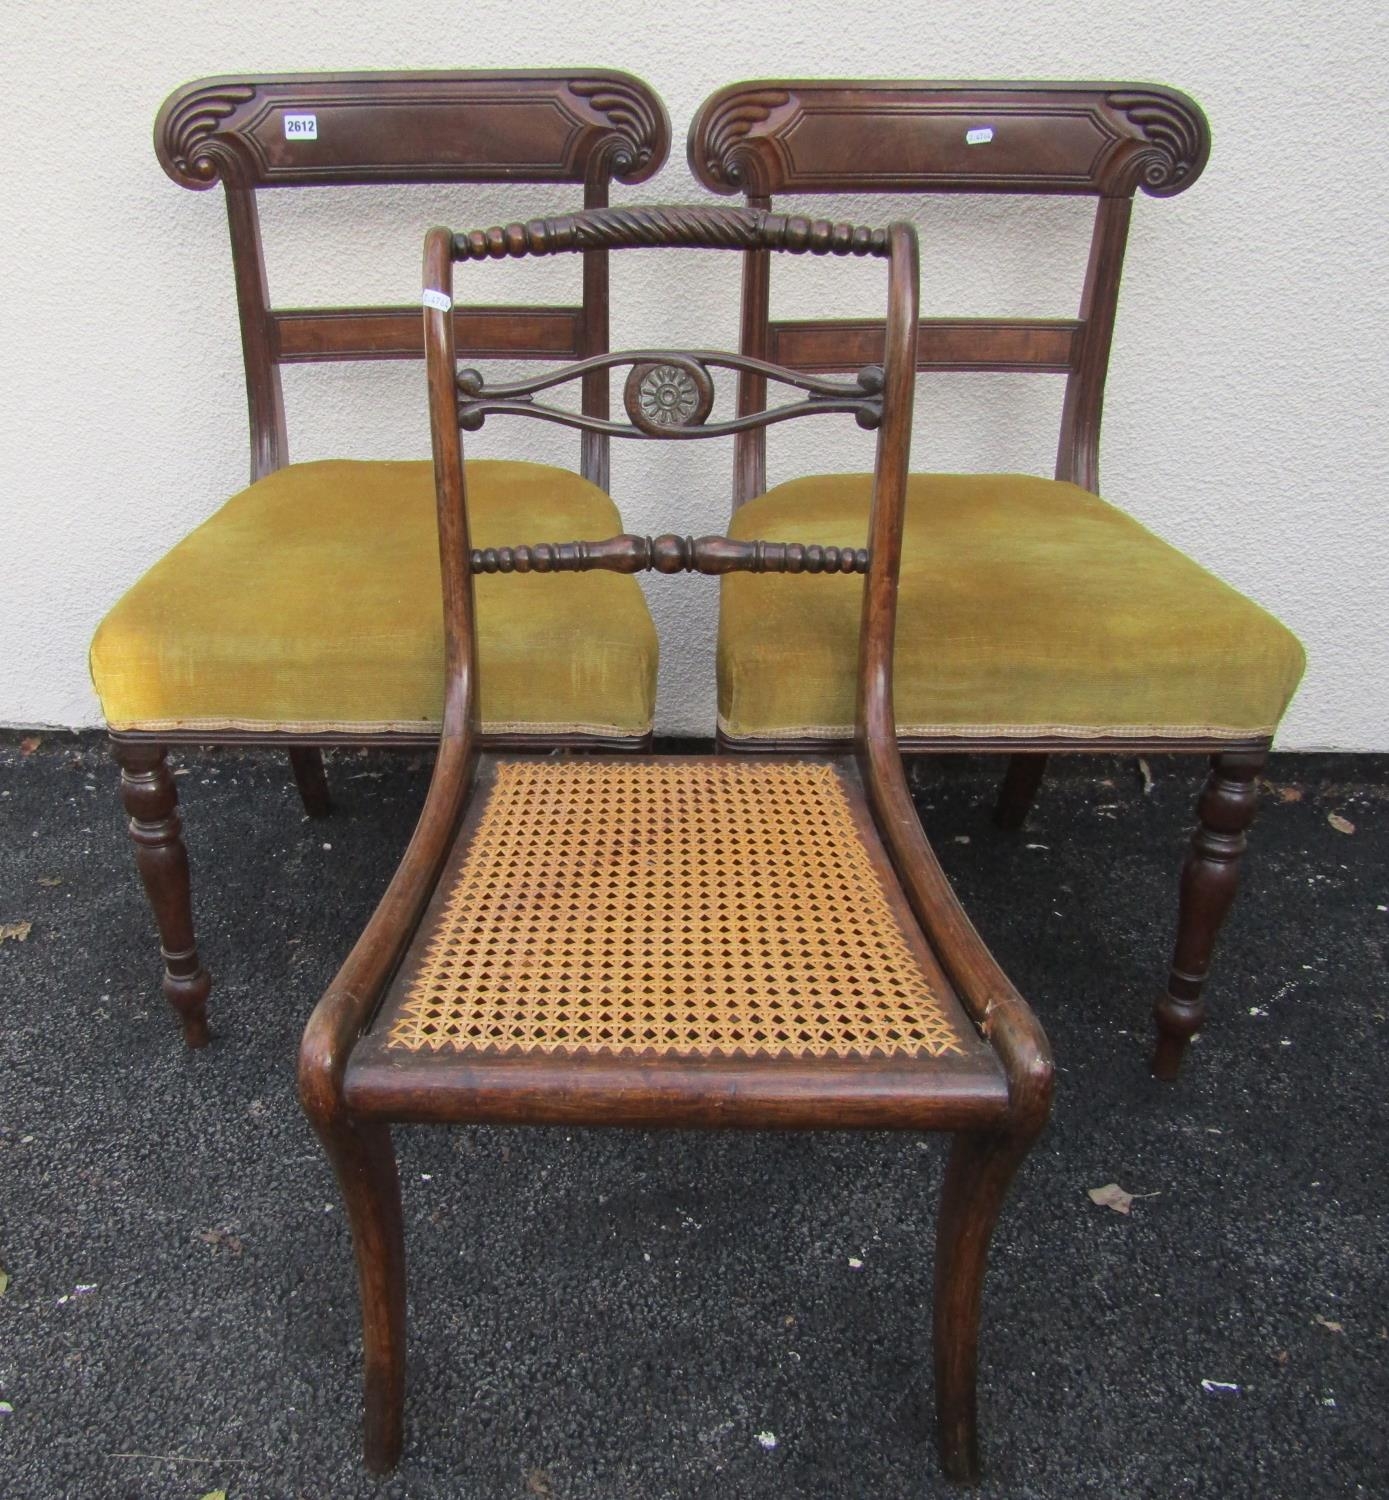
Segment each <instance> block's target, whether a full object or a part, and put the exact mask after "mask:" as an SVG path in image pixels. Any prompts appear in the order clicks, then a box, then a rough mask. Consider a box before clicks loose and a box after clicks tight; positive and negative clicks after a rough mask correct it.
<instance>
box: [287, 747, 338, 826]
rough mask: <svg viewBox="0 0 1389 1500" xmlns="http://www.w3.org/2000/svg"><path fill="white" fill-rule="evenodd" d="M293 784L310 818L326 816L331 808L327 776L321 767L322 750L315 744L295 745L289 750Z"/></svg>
mask: <svg viewBox="0 0 1389 1500" xmlns="http://www.w3.org/2000/svg"><path fill="white" fill-rule="evenodd" d="M289 764H290V767H291V769H292V770H293V771H294V784H295V785H296V786H297V787H298V788H299V796H300V798H301V799H302V800H303V803H304V811H305V812H306V813H308V815H309V816H310V817H311V818H326V817H327V816H328V814H329V813H330V812H332V810H333V800H332V798H331V797H330V796H329V795H328V776H327V773H326V772H325V771H324V769H323V752H322V751H321V750H320V749H319V748H318V747H317V745H295V746H294V747H293V748H292V749H291V750H290V752H289Z"/></svg>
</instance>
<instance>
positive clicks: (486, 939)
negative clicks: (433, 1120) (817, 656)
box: [387, 760, 962, 1057]
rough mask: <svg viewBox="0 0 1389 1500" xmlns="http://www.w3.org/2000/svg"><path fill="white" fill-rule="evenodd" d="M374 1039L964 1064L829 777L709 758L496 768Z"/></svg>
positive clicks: (800, 768) (418, 1045)
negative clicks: (415, 957)
mask: <svg viewBox="0 0 1389 1500" xmlns="http://www.w3.org/2000/svg"><path fill="white" fill-rule="evenodd" d="M387 1045H388V1047H392V1048H406V1049H408V1050H410V1051H419V1050H422V1049H432V1050H435V1051H438V1050H439V1049H441V1048H445V1047H451V1048H454V1049H456V1050H460V1051H461V1050H463V1049H476V1050H479V1051H518V1052H531V1051H539V1052H569V1053H578V1052H604V1053H612V1052H619V1053H623V1052H625V1053H631V1052H654V1053H693V1054H700V1055H703V1056H709V1055H712V1054H722V1055H734V1054H759V1055H763V1056H766V1055H783V1056H800V1057H806V1056H811V1057H824V1056H836V1057H849V1056H859V1055H863V1054H866V1053H876V1054H893V1053H897V1054H927V1055H929V1056H931V1057H939V1056H942V1055H943V1054H945V1053H949V1052H955V1053H959V1052H961V1051H962V1048H961V1046H960V1043H959V1038H958V1037H957V1036H956V1033H955V1030H954V1027H953V1025H952V1023H951V1021H950V1019H949V1017H948V1016H947V1015H946V1014H945V1012H944V1010H943V1009H942V1006H941V1004H940V1001H939V1000H938V998H937V996H936V995H935V994H934V993H933V992H932V990H931V988H930V986H929V984H928V983H927V981H926V979H925V977H924V976H923V975H922V973H921V969H920V966H919V965H918V963H917V962H916V960H915V958H914V957H913V954H912V951H911V949H910V948H909V947H908V945H907V942H906V939H905V937H904V936H903V933H902V929H901V927H900V926H899V924H898V919H897V917H896V916H895V915H894V913H893V910H892V908H891V907H890V906H889V904H888V900H887V896H886V893H885V891H884V889H883V886H882V883H881V881H880V879H879V876H878V874H877V872H876V871H875V870H874V868H873V865H872V863H871V861H870V859H869V855H868V852H867V850H866V849H865V848H864V846H863V843H862V839H861V836H860V834H859V832H858V829H857V827H856V826H855V823H854V819H853V815H852V811H851V808H850V804H849V799H848V796H847V794H846V792H845V789H844V786H843V783H842V782H841V781H840V779H839V777H838V775H837V774H836V773H835V771H834V770H833V769H832V768H830V767H828V766H818V765H811V764H805V765H798V764H794V763H793V764H785V763H782V764H766V763H746V764H739V763H737V762H730V761H715V760H709V761H702V760H690V761H677V762H664V763H663V762H657V763H654V764H653V763H650V762H647V763H646V764H642V763H641V762H632V763H619V764H612V763H602V762H598V763H594V762H587V763H586V762H583V761H567V762H566V761H548V762H513V763H504V764H503V765H501V766H500V767H499V768H498V771H497V778H496V782H495V785H494V787H493V789H492V792H491V795H490V797H489V800H488V802H487V805H486V808H485V810H484V812H483V814H482V816H481V819H480V820H479V823H478V826H477V828H476V831H475V833H474V836H473V838H472V840H471V843H470V846H469V849H468V852H467V854H466V856H465V858H464V861H463V864H462V866H461V868H460V869H459V870H458V871H457V873H456V875H455V876H454V877H453V884H452V886H451V888H449V889H448V893H447V896H446V898H445V904H444V906H443V909H442V911H441V913H440V915H439V917H438V919H437V922H436V924H435V926H434V930H433V932H432V934H431V935H430V937H429V938H428V940H427V942H426V945H425V949H424V953H423V957H422V959H421V961H420V963H419V965H418V968H417V970H416V971H415V973H414V974H413V976H412V977H411V979H410V981H409V982H408V985H407V988H406V993H405V1003H404V1005H403V1006H402V1008H401V1010H400V1012H399V1014H398V1016H397V1017H396V1019H395V1021H394V1023H393V1024H392V1025H391V1027H390V1032H389V1037H388V1042H387Z"/></svg>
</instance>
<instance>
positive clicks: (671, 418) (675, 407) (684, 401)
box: [624, 364, 714, 432]
mask: <svg viewBox="0 0 1389 1500" xmlns="http://www.w3.org/2000/svg"><path fill="white" fill-rule="evenodd" d="M701 376H702V377H703V378H702V379H701V378H700V377H701ZM624 404H625V405H626V407H627V415H628V416H629V417H631V419H632V421H633V423H634V424H635V425H636V426H638V427H640V428H642V429H643V430H644V431H646V432H659V431H660V430H661V429H662V428H670V427H698V426H700V425H701V424H702V423H703V422H704V420H705V419H706V418H707V417H708V415H709V413H710V411H711V410H712V409H713V405H714V386H713V382H712V381H711V380H710V379H709V375H708V372H707V371H706V370H704V369H702V368H700V367H699V366H695V365H691V366H685V365H683V364H679V365H675V364H648V365H633V366H632V373H631V374H630V375H628V377H627V386H626V390H625V391H624Z"/></svg>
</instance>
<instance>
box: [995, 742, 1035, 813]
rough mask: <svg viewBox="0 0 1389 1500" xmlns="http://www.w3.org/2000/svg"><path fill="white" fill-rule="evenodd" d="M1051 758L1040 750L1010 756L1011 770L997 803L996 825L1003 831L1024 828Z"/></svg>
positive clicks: (1007, 772) (1004, 779) (1005, 774)
mask: <svg viewBox="0 0 1389 1500" xmlns="http://www.w3.org/2000/svg"><path fill="white" fill-rule="evenodd" d="M1046 770H1047V757H1046V756H1045V755H1043V754H1040V753H1038V752H1037V751H1019V752H1018V753H1016V754H1014V755H1010V756H1009V757H1008V769H1007V771H1006V772H1005V773H1004V776H1003V785H1002V786H1000V787H999V789H998V801H997V802H996V803H995V804H994V824H995V825H996V826H997V827H999V828H1006V829H1010V830H1015V829H1018V828H1021V827H1022V825H1023V823H1024V822H1025V821H1026V819H1027V815H1028V813H1029V812H1031V811H1032V804H1033V803H1034V802H1035V801H1036V800H1037V789H1038V788H1039V787H1040V786H1041V784H1042V777H1043V776H1045V775H1046Z"/></svg>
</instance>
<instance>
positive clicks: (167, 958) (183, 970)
mask: <svg viewBox="0 0 1389 1500" xmlns="http://www.w3.org/2000/svg"><path fill="white" fill-rule="evenodd" d="M112 753H113V754H114V756H115V758H116V763H117V765H119V766H120V768H121V803H122V805H123V806H124V807H125V810H126V812H127V813H128V814H129V815H130V838H131V842H132V843H133V844H134V845H135V864H136V868H137V869H138V870H139V871H140V879H141V880H142V881H143V882H144V886H145V895H146V896H147V897H148V898H149V904H150V907H151V909H152V910H153V912H154V920H155V923H156V925H157V926H158V928H159V945H160V949H161V950H162V952H163V955H164V996H165V998H166V999H167V1000H168V1002H169V1004H170V1005H172V1006H173V1008H174V1010H175V1012H176V1013H177V1015H178V1018H179V1020H180V1022H181V1023H182V1025H183V1039H184V1041H186V1042H187V1043H188V1045H189V1046H190V1047H205V1046H206V1045H207V1040H208V1033H207V997H208V992H209V991H210V990H211V989H212V976H211V975H210V974H209V973H208V972H207V970H206V969H205V968H203V966H202V962H201V960H200V959H199V958H198V950H197V946H196V944H195V943H194V940H193V899H192V892H191V889H190V885H189V879H188V851H187V850H186V849H185V848H184V846H183V832H182V824H181V821H180V819H179V814H178V790H177V788H176V787H175V785H174V778H173V775H172V774H171V772H170V771H169V762H168V759H167V756H166V751H165V748H164V746H163V745H147V744H123V743H120V742H117V743H116V744H115V745H114V746H113V747H112Z"/></svg>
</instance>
